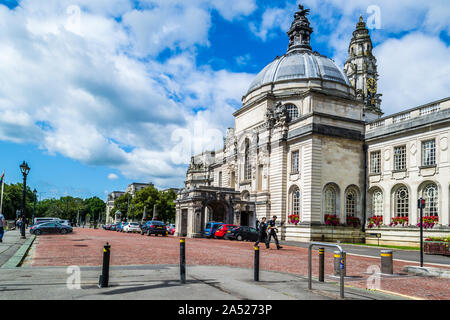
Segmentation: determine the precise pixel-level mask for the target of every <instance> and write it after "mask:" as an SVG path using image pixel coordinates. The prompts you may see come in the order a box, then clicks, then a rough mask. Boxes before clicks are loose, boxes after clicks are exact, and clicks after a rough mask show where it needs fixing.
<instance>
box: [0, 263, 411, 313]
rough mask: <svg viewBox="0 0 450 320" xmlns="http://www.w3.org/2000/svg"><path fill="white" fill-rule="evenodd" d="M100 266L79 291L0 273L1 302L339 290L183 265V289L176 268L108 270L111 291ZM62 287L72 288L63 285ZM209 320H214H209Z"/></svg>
mask: <svg viewBox="0 0 450 320" xmlns="http://www.w3.org/2000/svg"><path fill="white" fill-rule="evenodd" d="M100 274H101V268H100V267H83V268H80V273H79V275H80V278H79V279H80V282H79V284H80V286H79V289H77V288H76V286H75V284H76V282H75V280H74V279H75V277H74V275H75V273H73V271H70V272H69V273H67V268H61V267H56V268H42V267H39V268H15V269H4V270H2V272H1V273H0V292H1V294H0V300H1V299H5V300H15V299H33V300H66V299H75V300H83V299H93V300H114V299H133V300H140V299H145V300H312V299H314V300H335V299H339V286H338V285H336V283H335V282H336V280H334V283H330V282H327V283H317V282H314V283H313V290H312V291H310V290H308V289H307V288H308V283H307V280H306V279H305V278H304V277H299V276H295V275H291V274H286V273H279V272H267V271H261V273H260V280H261V281H260V282H254V281H253V270H252V269H243V268H232V267H217V266H216V267H214V266H187V269H186V284H183V285H182V284H180V281H179V279H180V278H179V266H174V265H153V266H148V265H146V266H145V265H144V266H126V267H112V268H111V270H110V287H108V288H102V289H100V288H98V276H99V275H100ZM67 283H69V285H70V286H71V287H72V289H70V287H68V286H67ZM345 299H349V300H355V299H357V300H393V299H394V300H404V299H405V298H404V297H400V296H396V295H389V294H383V293H377V292H373V291H367V290H361V289H355V288H345ZM212 318H213V317H212Z"/></svg>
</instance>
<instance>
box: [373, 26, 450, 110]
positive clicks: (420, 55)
mask: <svg viewBox="0 0 450 320" xmlns="http://www.w3.org/2000/svg"><path fill="white" fill-rule="evenodd" d="M374 54H375V56H376V57H377V59H378V72H379V74H380V80H379V91H380V92H381V93H383V111H384V112H385V113H386V114H391V113H395V112H400V111H403V110H405V109H408V108H413V107H416V106H419V105H421V104H425V103H429V102H432V101H436V100H440V99H442V98H446V97H448V96H449V92H450V83H449V82H448V78H449V74H450V64H449V61H448V59H449V57H450V47H449V46H447V45H446V44H445V43H443V42H442V41H441V40H440V39H439V38H438V37H433V36H428V35H426V34H423V33H419V32H416V33H411V34H408V35H406V36H405V37H403V38H401V39H390V40H387V41H385V42H384V43H383V44H381V45H379V46H378V47H377V48H375V52H374Z"/></svg>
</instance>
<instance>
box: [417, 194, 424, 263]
mask: <svg viewBox="0 0 450 320" xmlns="http://www.w3.org/2000/svg"><path fill="white" fill-rule="evenodd" d="M417 207H418V208H419V209H420V220H419V223H420V267H421V268H423V208H425V199H423V198H419V200H417Z"/></svg>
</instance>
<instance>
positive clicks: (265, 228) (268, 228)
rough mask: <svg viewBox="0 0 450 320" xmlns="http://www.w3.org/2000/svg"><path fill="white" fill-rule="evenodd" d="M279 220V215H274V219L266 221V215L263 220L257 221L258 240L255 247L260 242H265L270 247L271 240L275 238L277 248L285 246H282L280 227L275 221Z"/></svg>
mask: <svg viewBox="0 0 450 320" xmlns="http://www.w3.org/2000/svg"><path fill="white" fill-rule="evenodd" d="M276 220H277V216H273V217H272V220H270V221H269V222H267V223H266V217H262V218H261V222H259V221H258V222H257V226H256V228H257V229H258V233H259V236H258V241H256V242H255V247H257V246H258V245H259V243H260V242H264V243H265V244H266V248H267V249H270V240H271V239H272V237H273V239H274V240H275V244H276V245H277V249H278V250H280V249H281V248H283V247H282V246H280V243H279V242H278V236H277V231H278V229H277V228H276V226H275V221H276Z"/></svg>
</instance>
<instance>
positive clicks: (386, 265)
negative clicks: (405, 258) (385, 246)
mask: <svg viewBox="0 0 450 320" xmlns="http://www.w3.org/2000/svg"><path fill="white" fill-rule="evenodd" d="M381 273H384V274H394V261H393V256H392V250H381Z"/></svg>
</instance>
